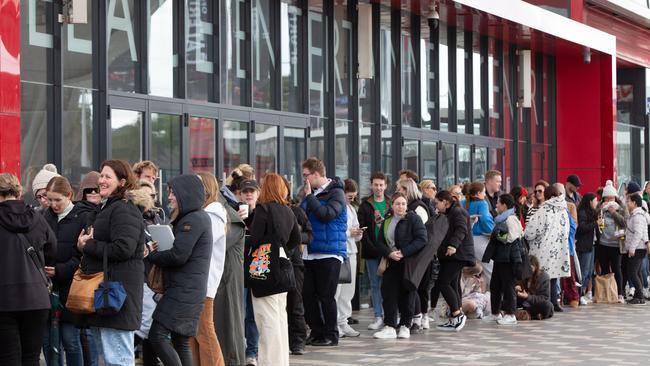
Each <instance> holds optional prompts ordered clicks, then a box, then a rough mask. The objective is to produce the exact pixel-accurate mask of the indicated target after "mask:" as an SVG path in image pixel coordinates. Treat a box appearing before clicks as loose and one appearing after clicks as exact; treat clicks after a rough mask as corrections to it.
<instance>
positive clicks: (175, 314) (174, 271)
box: [147, 174, 212, 366]
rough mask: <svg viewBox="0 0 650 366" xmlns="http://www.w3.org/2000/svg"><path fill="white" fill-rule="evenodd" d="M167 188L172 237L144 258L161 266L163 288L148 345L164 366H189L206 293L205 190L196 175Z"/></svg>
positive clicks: (208, 253)
mask: <svg viewBox="0 0 650 366" xmlns="http://www.w3.org/2000/svg"><path fill="white" fill-rule="evenodd" d="M168 186H169V205H170V206H171V208H172V226H173V227H174V237H175V239H174V246H173V247H172V248H171V249H169V250H165V251H161V252H159V251H156V250H154V251H153V252H152V253H150V254H149V256H148V257H147V259H148V260H149V261H150V262H151V263H153V264H155V265H158V266H160V267H161V268H162V270H163V284H164V288H165V292H164V295H163V297H162V299H161V300H160V302H159V303H158V306H157V307H156V310H155V311H154V313H153V323H152V324H151V329H150V330H149V342H151V345H152V346H153V348H154V350H155V351H156V353H157V354H158V357H159V358H160V360H161V361H162V362H163V364H164V365H165V366H172V365H178V366H180V365H183V366H191V365H192V352H191V350H190V343H189V341H190V337H193V336H195V335H196V333H197V330H198V326H199V318H200V317H201V311H203V303H204V301H205V294H206V292H207V284H208V273H209V270H210V259H211V255H212V223H211V221H210V217H209V216H208V214H207V213H206V212H205V211H203V209H202V208H203V203H204V202H205V190H204V188H203V184H202V183H201V179H200V178H199V177H198V176H197V175H189V174H186V175H180V176H178V177H176V178H174V179H172V180H170V181H169V183H168ZM170 336H171V339H172V343H173V344H174V346H173V347H172V345H171V344H170V343H169V337H170Z"/></svg>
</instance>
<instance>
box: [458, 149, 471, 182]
mask: <svg viewBox="0 0 650 366" xmlns="http://www.w3.org/2000/svg"><path fill="white" fill-rule="evenodd" d="M471 151H472V150H471V148H470V147H469V146H468V145H458V183H466V182H470V181H471V180H472V153H471Z"/></svg>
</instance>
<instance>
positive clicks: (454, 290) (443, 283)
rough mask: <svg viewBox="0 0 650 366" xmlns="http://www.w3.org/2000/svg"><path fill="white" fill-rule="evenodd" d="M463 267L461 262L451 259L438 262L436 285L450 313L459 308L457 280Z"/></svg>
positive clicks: (459, 296) (459, 294) (459, 298)
mask: <svg viewBox="0 0 650 366" xmlns="http://www.w3.org/2000/svg"><path fill="white" fill-rule="evenodd" d="M463 267H464V265H463V263H462V262H460V261H457V260H453V259H449V260H445V261H441V262H440V276H439V277H438V281H436V287H438V290H440V294H441V295H442V298H443V299H445V301H446V302H447V305H449V311H450V313H451V314H453V313H454V312H456V311H458V310H460V305H461V293H460V291H459V287H460V286H459V280H460V273H461V271H462V269H463Z"/></svg>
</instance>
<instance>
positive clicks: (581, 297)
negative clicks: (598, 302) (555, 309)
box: [580, 296, 589, 305]
mask: <svg viewBox="0 0 650 366" xmlns="http://www.w3.org/2000/svg"><path fill="white" fill-rule="evenodd" d="M587 304H589V301H588V300H587V298H586V297H584V296H580V305H587Z"/></svg>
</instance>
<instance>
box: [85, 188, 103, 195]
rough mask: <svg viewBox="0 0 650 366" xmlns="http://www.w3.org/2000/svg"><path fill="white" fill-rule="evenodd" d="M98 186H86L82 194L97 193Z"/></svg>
mask: <svg viewBox="0 0 650 366" xmlns="http://www.w3.org/2000/svg"><path fill="white" fill-rule="evenodd" d="M98 193H99V188H86V189H84V194H98Z"/></svg>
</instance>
